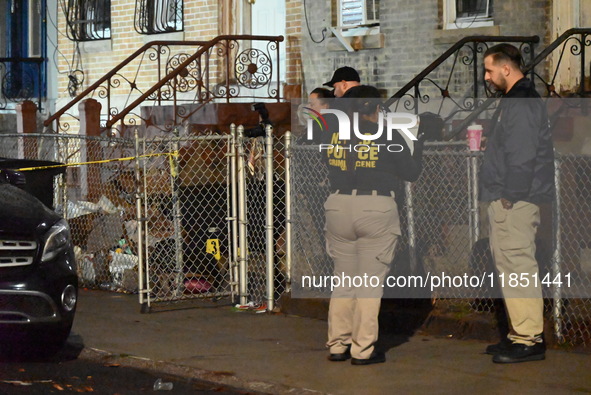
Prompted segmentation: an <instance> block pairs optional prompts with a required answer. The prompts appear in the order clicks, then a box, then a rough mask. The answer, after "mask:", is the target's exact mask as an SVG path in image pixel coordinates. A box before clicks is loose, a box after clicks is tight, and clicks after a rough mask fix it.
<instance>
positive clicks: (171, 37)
mask: <svg viewBox="0 0 591 395" xmlns="http://www.w3.org/2000/svg"><path fill="white" fill-rule="evenodd" d="M142 38H143V40H144V44H147V43H149V42H150V41H183V40H184V39H185V32H172V33H160V34H142Z"/></svg>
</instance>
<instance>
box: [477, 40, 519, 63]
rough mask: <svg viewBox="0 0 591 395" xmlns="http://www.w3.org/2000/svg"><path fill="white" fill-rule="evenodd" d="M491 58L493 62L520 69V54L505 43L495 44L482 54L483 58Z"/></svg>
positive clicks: (513, 47)
mask: <svg viewBox="0 0 591 395" xmlns="http://www.w3.org/2000/svg"><path fill="white" fill-rule="evenodd" d="M487 56H492V57H493V61H494V62H495V63H496V62H498V61H505V62H509V63H511V64H512V65H513V66H514V67H515V68H516V69H521V66H522V65H523V57H522V56H521V52H520V51H519V49H517V48H516V47H515V46H513V45H511V44H507V43H503V44H497V45H495V46H492V47H490V48H489V49H487V50H486V52H485V53H484V57H485V58H486V57H487Z"/></svg>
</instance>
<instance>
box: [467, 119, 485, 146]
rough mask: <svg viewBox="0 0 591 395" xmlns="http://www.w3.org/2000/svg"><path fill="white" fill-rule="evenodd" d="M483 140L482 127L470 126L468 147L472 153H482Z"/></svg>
mask: <svg viewBox="0 0 591 395" xmlns="http://www.w3.org/2000/svg"><path fill="white" fill-rule="evenodd" d="M481 140H482V125H470V126H468V147H469V148H470V151H480V141H481Z"/></svg>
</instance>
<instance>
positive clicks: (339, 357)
mask: <svg viewBox="0 0 591 395" xmlns="http://www.w3.org/2000/svg"><path fill="white" fill-rule="evenodd" d="M349 358H351V346H349V347H347V350H346V351H345V352H342V353H340V354H330V355H329V356H328V360H329V361H332V362H343V361H346V360H347V359H349Z"/></svg>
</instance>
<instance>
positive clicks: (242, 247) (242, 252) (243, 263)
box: [236, 125, 248, 305]
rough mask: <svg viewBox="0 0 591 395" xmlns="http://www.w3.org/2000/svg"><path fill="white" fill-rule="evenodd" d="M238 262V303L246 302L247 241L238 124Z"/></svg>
mask: <svg viewBox="0 0 591 395" xmlns="http://www.w3.org/2000/svg"><path fill="white" fill-rule="evenodd" d="M236 146H237V151H238V158H237V161H238V243H239V246H238V262H239V265H240V268H239V270H240V302H239V303H240V304H243V305H244V304H246V303H248V299H247V297H248V283H247V281H248V273H247V266H248V242H247V240H246V234H247V221H248V219H247V217H246V170H245V161H244V126H242V125H240V126H238V138H237V139H236Z"/></svg>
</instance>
